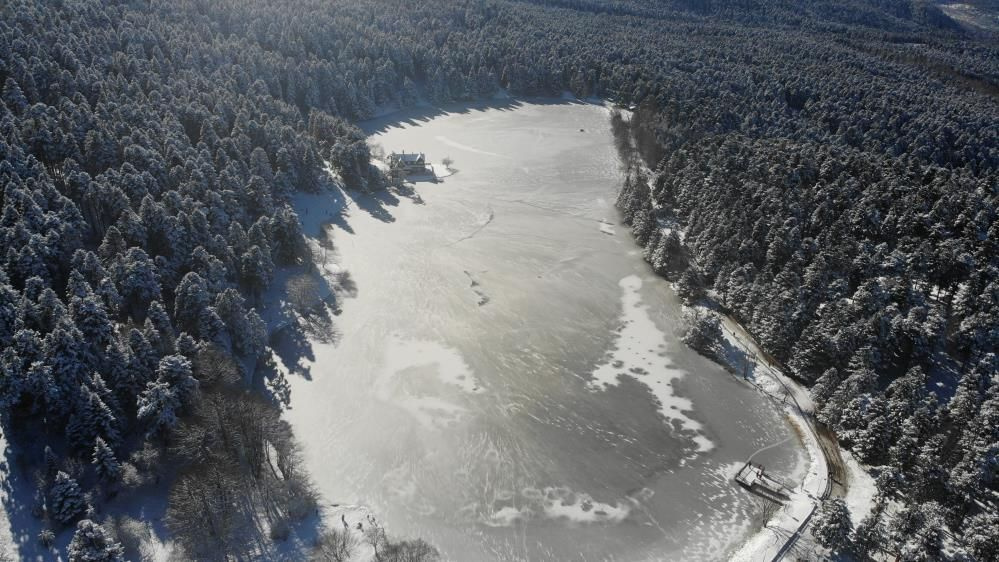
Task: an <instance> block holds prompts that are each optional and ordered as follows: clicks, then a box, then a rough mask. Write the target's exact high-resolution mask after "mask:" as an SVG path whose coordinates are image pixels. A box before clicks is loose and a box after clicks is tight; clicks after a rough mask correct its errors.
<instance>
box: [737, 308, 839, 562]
mask: <svg viewBox="0 0 999 562" xmlns="http://www.w3.org/2000/svg"><path fill="white" fill-rule="evenodd" d="M721 320H722V334H723V336H724V338H725V341H726V342H727V343H728V345H729V346H732V347H733V348H735V349H738V350H741V351H742V353H743V354H745V356H748V357H749V358H752V361H753V362H752V363H750V365H751V366H749V367H748V368H747V367H746V365H745V364H735V365H732V367H733V369H735V370H736V371H737V372H739V373H745V374H746V378H747V380H749V381H750V382H752V383H753V384H754V385H755V386H756V387H757V388H759V389H760V390H761V391H762V392H764V393H766V394H768V395H769V396H771V397H772V398H773V399H774V400H776V401H779V402H781V403H783V404H784V409H785V411H786V412H787V415H788V419H789V420H790V422H791V423H792V424H794V426H795V427H796V428H797V434H798V436H799V438H800V440H801V444H802V446H803V447H804V450H805V452H806V453H807V454H808V467H807V469H806V472H805V475H804V477H803V478H802V480H801V483H800V484H799V485H798V486H797V487H796V488H794V489H793V490H791V492H790V494H789V498H788V500H787V501H786V502H785V503H784V505H783V507H782V508H781V509H780V511H778V512H777V514H776V515H775V516H774V518H773V519H771V520H770V521H769V522H768V523H767V525H766V527H765V528H764V529H763V530H761V531H760V532H759V533H757V534H756V535H755V536H753V537H752V538H751V539H750V540H749V541H747V542H746V543H745V544H743V546H742V547H741V548H740V549H739V550H738V551H737V552H736V553H735V554H734V555H733V556H732V560H733V561H739V562H742V561H747V562H748V561H754V562H755V561H760V562H764V561H766V562H769V561H771V560H773V559H774V558H775V556H777V554H778V553H780V552H781V550H782V549H783V548H784V546H785V544H787V542H788V540H789V539H790V538H791V537H793V536H795V535H796V534H797V533H799V530H802V529H803V524H804V523H805V522H806V521H807V520H808V519H809V518H810V517H811V515H812V512H813V511H814V510H815V509H816V508H817V506H818V503H819V501H820V500H821V499H822V497H823V496H825V494H826V493H827V489H828V486H829V471H828V468H827V466H826V459H825V453H824V452H823V450H822V447H821V445H820V444H819V441H818V436H817V435H816V434H815V431H814V429H813V428H812V426H811V423H810V422H809V420H808V419H807V417H806V416H805V413H806V412H811V411H812V410H813V409H814V406H813V404H812V400H811V397H810V396H809V395H808V391H807V390H806V389H804V388H802V387H801V386H800V385H798V384H797V383H795V382H794V381H793V380H791V379H789V378H788V377H786V376H785V375H784V374H783V373H781V372H780V370H778V369H776V368H775V367H774V366H773V365H771V364H770V362H769V361H767V360H766V358H765V355H764V353H763V352H762V350H760V349H759V347H758V346H757V345H756V343H755V342H754V341H753V339H752V338H751V337H750V336H749V334H747V333H746V332H745V330H743V329H742V327H741V326H739V325H738V323H736V322H735V321H733V320H732V319H731V318H728V317H726V316H722V317H721Z"/></svg>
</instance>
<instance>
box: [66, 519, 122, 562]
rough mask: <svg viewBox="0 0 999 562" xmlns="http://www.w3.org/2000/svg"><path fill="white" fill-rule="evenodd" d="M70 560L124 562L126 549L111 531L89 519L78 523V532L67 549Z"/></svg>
mask: <svg viewBox="0 0 999 562" xmlns="http://www.w3.org/2000/svg"><path fill="white" fill-rule="evenodd" d="M66 554H67V555H68V556H69V562H123V561H124V559H125V558H124V555H125V549H124V548H122V546H121V544H120V543H118V542H117V541H115V540H114V538H113V537H112V536H111V533H109V532H108V531H107V529H105V528H104V527H102V526H101V525H99V524H97V523H94V522H93V521H91V520H89V519H82V520H80V522H79V523H77V524H76V532H75V533H74V534H73V539H72V540H71V541H70V542H69V547H68V548H67V550H66Z"/></svg>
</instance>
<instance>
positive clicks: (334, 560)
mask: <svg viewBox="0 0 999 562" xmlns="http://www.w3.org/2000/svg"><path fill="white" fill-rule="evenodd" d="M358 546H360V541H359V540H358V539H357V537H356V536H354V533H351V532H350V531H348V530H347V529H336V528H334V529H330V530H328V531H326V532H325V533H323V534H322V535H321V536H320V537H319V539H318V540H317V541H316V546H315V549H314V550H313V551H312V557H311V560H312V561H313V562H346V561H347V560H350V559H351V558H352V557H353V556H354V553H355V552H356V551H357V548H358Z"/></svg>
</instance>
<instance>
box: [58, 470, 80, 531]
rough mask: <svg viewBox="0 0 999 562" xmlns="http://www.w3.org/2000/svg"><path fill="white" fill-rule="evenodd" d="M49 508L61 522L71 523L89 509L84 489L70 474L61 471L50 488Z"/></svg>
mask: <svg viewBox="0 0 999 562" xmlns="http://www.w3.org/2000/svg"><path fill="white" fill-rule="evenodd" d="M49 509H50V513H51V514H52V517H54V518H55V520H56V521H59V522H60V523H63V524H65V523H69V522H70V521H72V520H73V519H75V518H76V517H77V516H79V515H80V514H82V513H83V512H84V511H86V509H87V502H86V500H84V498H83V491H82V490H80V485H79V484H77V482H76V480H74V479H73V478H72V477H71V476H70V475H68V474H66V473H65V472H62V471H59V472H58V473H57V474H56V477H55V482H54V483H53V484H52V488H51V489H50V490H49Z"/></svg>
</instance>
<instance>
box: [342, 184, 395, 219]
mask: <svg viewBox="0 0 999 562" xmlns="http://www.w3.org/2000/svg"><path fill="white" fill-rule="evenodd" d="M347 197H349V198H350V200H351V201H352V202H353V204H354V205H355V206H356V207H357V208H358V209H361V210H362V211H364V212H366V213H368V214H369V215H371V216H372V217H374V218H376V219H378V220H380V221H382V222H395V217H394V216H392V213H390V212H389V211H388V209H387V207H398V206H399V198H398V197H396V195H395V194H394V193H392V192H391V191H389V190H387V189H380V190H378V191H373V192H371V193H365V192H360V191H347Z"/></svg>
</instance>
